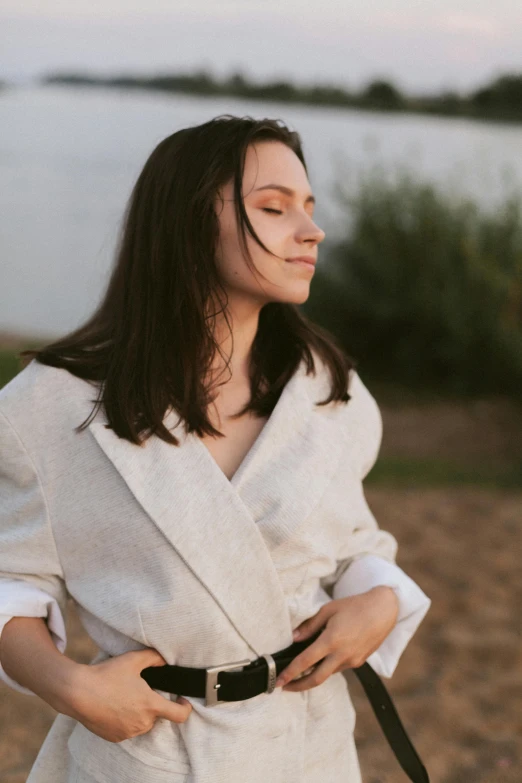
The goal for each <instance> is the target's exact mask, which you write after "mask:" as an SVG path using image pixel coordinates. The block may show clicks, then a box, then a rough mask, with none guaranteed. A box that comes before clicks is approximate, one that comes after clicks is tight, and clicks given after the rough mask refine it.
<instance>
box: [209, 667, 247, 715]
mask: <svg viewBox="0 0 522 783" xmlns="http://www.w3.org/2000/svg"><path fill="white" fill-rule="evenodd" d="M249 663H252V661H250V660H249V659H248V658H247V659H246V661H234V662H233V663H223V664H222V665H221V666H209V667H208V669H207V670H206V672H207V678H206V681H205V706H206V707H214V705H216V704H222V703H223V699H218V689H219V688H221V685H220V684H219V683H218V674H219V672H228V671H233V670H234V669H242V668H243V666H248V664H249Z"/></svg>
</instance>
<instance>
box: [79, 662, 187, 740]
mask: <svg viewBox="0 0 522 783" xmlns="http://www.w3.org/2000/svg"><path fill="white" fill-rule="evenodd" d="M165 663H166V661H165V660H164V659H163V658H162V656H161V655H160V654H159V652H157V651H156V650H153V649H151V648H147V649H144V650H133V651H132V652H127V653H124V654H123V655H118V656H115V657H114V658H108V659H107V660H106V661H102V662H101V663H96V664H94V665H83V666H79V668H78V673H77V674H76V675H75V680H74V683H73V687H72V689H71V696H70V705H71V712H70V713H69V714H71V716H72V717H74V718H75V719H76V720H78V721H79V722H80V723H83V725H84V726H85V727H86V728H87V729H89V731H91V732H92V733H93V734H97V735H98V736H99V737H102V738H103V739H105V740H108V741H109V742H121V741H122V740H125V739H129V738H130V737H136V736H137V735H138V734H146V733H147V732H148V731H150V729H152V727H153V725H154V723H155V721H156V719H157V718H167V719H168V720H171V721H173V722H174V723H184V722H185V721H186V720H187V718H188V716H189V714H190V712H191V711H192V705H191V703H190V702H189V701H187V700H186V699H184V698H183V697H182V696H178V699H177V700H176V701H175V702H172V701H170V700H169V699H166V698H165V697H164V696H161V695H160V694H159V693H156V691H155V690H153V689H152V688H151V687H150V686H149V685H148V684H147V683H146V682H145V680H144V679H143V677H140V672H141V671H142V670H143V669H145V668H146V667H147V666H163V665H164V664H165Z"/></svg>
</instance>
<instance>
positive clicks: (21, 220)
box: [0, 87, 522, 336]
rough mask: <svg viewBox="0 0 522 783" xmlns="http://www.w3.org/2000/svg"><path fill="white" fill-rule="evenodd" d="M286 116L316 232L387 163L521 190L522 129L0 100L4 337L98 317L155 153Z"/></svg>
mask: <svg viewBox="0 0 522 783" xmlns="http://www.w3.org/2000/svg"><path fill="white" fill-rule="evenodd" d="M222 113H231V114H238V115H246V114H250V115H252V116H254V117H263V116H269V117H279V118H281V119H283V120H285V121H286V122H287V123H288V124H289V125H290V126H291V127H293V128H295V129H296V130H298V131H299V132H300V134H301V136H302V138H303V142H304V149H305V154H306V157H307V162H308V167H309V173H310V181H311V184H312V187H313V190H314V191H315V193H316V196H317V197H318V205H317V211H316V216H317V222H318V223H319V225H320V226H321V227H322V228H323V229H324V230H325V231H326V234H327V239H334V238H335V237H336V236H338V235H339V234H340V233H342V232H343V227H345V226H346V216H343V213H342V212H341V211H340V210H339V208H338V206H337V205H336V202H335V200H334V197H333V193H332V186H333V182H334V180H335V179H336V178H339V176H341V178H342V181H343V182H345V183H346V184H347V186H348V187H350V186H355V185H356V182H357V174H358V172H361V171H364V170H366V169H367V168H368V167H370V166H372V165H373V164H374V163H375V162H381V163H383V164H384V165H385V167H386V169H387V170H389V171H391V172H393V171H394V170H396V169H397V167H398V166H404V165H407V166H408V167H409V168H410V169H412V170H413V171H415V172H417V173H418V175H419V176H422V177H425V178H428V179H430V180H433V181H435V182H437V183H439V184H441V185H442V186H443V187H444V188H445V189H447V190H453V191H457V192H458V193H462V194H463V195H465V194H470V195H472V196H473V197H474V198H475V199H476V200H477V201H478V202H479V203H481V204H483V205H484V206H490V205H494V204H495V203H498V200H499V199H500V198H501V197H502V194H503V193H505V192H506V189H508V190H512V189H514V188H517V189H518V188H520V189H522V128H521V127H520V126H508V125H496V124H486V123H473V122H468V121H463V120H446V119H441V118H428V117H416V116H401V115H396V116H393V115H392V116H388V115H379V114H375V113H369V112H368V113H367V112H360V111H344V110H338V109H323V108H321V109H315V108H310V107H295V106H294V107H286V106H283V105H281V104H272V103H259V102H249V101H239V100H231V99H228V98H226V99H225V98H219V99H214V98H212V99H205V100H202V99H196V98H189V97H185V96H181V95H174V96H166V95H158V94H154V93H148V92H145V91H143V92H128V93H126V92H117V91H114V90H103V89H96V90H90V89H73V88H68V87H47V88H37V87H31V88H20V89H19V90H15V91H12V92H5V93H2V94H0V126H1V127H2V128H3V131H2V136H1V138H0V183H1V185H0V248H1V267H0V330H13V331H16V332H23V333H28V334H37V335H43V336H55V335H59V334H61V333H63V332H64V331H65V330H69V329H71V328H73V327H75V326H77V325H78V324H79V323H80V322H81V321H82V320H83V319H84V318H85V317H86V316H87V315H88V314H89V313H90V312H91V311H92V309H93V307H94V306H95V304H96V303H97V301H98V299H99V297H100V294H101V292H102V291H103V289H104V286H105V283H106V280H107V275H108V270H109V268H110V265H111V263H112V257H113V251H114V246H115V242H116V236H117V231H118V228H119V223H120V219H121V216H122V213H123V209H124V207H125V203H126V201H127V198H128V196H129V194H130V190H131V188H132V185H133V184H134V182H135V180H136V177H137V176H138V174H139V172H140V170H141V168H142V166H143V164H144V162H145V160H146V158H147V157H148V155H149V153H150V152H151V151H152V149H153V148H154V146H155V145H156V144H157V143H158V142H159V141H160V140H161V139H162V138H164V137H165V136H167V135H168V134H170V133H173V132H174V131H175V130H177V129H179V128H181V127H184V126H187V125H192V124H197V123H200V122H205V121H206V120H208V119H210V118H211V117H213V116H216V115H217V114H222Z"/></svg>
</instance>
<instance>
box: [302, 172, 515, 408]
mask: <svg viewBox="0 0 522 783" xmlns="http://www.w3.org/2000/svg"><path fill="white" fill-rule="evenodd" d="M337 193H338V195H339V197H340V198H341V200H342V202H343V205H344V206H345V208H346V210H347V217H348V218H349V225H350V229H349V230H348V232H347V233H348V236H347V237H346V238H345V239H343V240H341V241H338V242H336V243H335V244H331V245H330V246H329V247H328V248H326V249H325V250H326V258H325V260H324V265H322V266H321V267H318V269H317V272H316V276H315V278H314V284H313V285H312V289H311V296H310V298H309V300H308V302H307V303H306V304H305V305H304V307H303V309H304V311H305V313H306V314H308V315H310V317H312V318H313V319H314V320H317V321H318V322H320V323H322V324H324V325H325V326H326V327H327V328H330V329H331V330H332V331H333V332H334V333H336V334H337V336H338V337H339V339H340V341H341V343H342V344H343V346H344V347H345V348H346V349H347V350H348V352H349V353H350V354H351V355H353V356H355V357H356V358H357V359H358V361H359V362H360V363H362V362H364V365H365V367H366V368H367V369H368V371H369V372H370V373H371V375H372V377H374V378H376V379H380V380H382V381H390V380H392V381H393V382H399V383H403V384H405V385H408V386H411V385H414V386H416V387H418V388H421V387H424V388H426V389H428V388H429V389H432V390H434V389H436V390H438V391H441V392H451V393H457V394H464V395H469V394H472V395H474V394H481V393H484V392H486V393H491V392H501V393H507V394H510V395H511V394H513V395H515V396H518V397H521V398H522V391H521V390H522V213H521V202H520V199H519V198H517V197H514V196H508V197H506V199H505V201H504V203H503V204H502V205H501V207H500V208H499V209H498V210H497V211H495V212H493V213H484V212H482V211H481V210H479V208H478V207H477V205H476V204H474V203H473V202H472V201H471V200H457V199H456V198H452V197H450V196H447V195H445V194H442V193H440V192H439V191H438V190H437V189H436V187H435V186H433V185H432V184H426V183H422V182H417V181H415V180H414V179H413V178H412V176H411V174H410V173H408V172H404V171H403V172H402V173H400V174H399V177H398V179H397V181H395V182H390V181H387V180H386V178H385V177H384V176H383V174H382V171H381V170H379V169H373V170H371V171H370V172H369V173H368V174H366V175H364V176H363V178H362V179H361V182H360V186H359V187H358V189H357V192H356V194H355V195H350V194H349V193H347V192H346V191H343V190H342V189H340V188H338V190H337ZM323 270H324V271H323Z"/></svg>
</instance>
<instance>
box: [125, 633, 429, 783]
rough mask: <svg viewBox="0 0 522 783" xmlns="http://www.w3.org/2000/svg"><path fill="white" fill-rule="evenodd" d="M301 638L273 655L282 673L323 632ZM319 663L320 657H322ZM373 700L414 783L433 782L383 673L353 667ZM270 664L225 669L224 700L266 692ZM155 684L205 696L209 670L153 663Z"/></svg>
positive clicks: (150, 675)
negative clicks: (391, 695)
mask: <svg viewBox="0 0 522 783" xmlns="http://www.w3.org/2000/svg"><path fill="white" fill-rule="evenodd" d="M322 630H323V629H321V630H320V631H317V632H316V633H315V634H314V635H313V636H311V637H309V638H308V639H305V640H304V641H301V642H294V643H293V644H291V645H289V647H285V649H284V650H280V651H279V652H277V653H274V655H273V656H272V657H273V659H274V662H275V664H276V671H277V674H278V675H279V674H280V672H282V671H283V669H286V667H287V666H288V665H289V664H290V662H291V661H292V660H293V659H294V658H295V657H296V655H299V653H301V652H302V651H303V650H305V649H306V648H307V647H308V646H309V645H310V644H312V642H314V641H315V640H316V639H317V637H318V636H319V635H320V634H321V633H322ZM318 663H319V661H318ZM353 671H354V672H355V674H356V675H357V677H358V679H359V681H360V682H361V685H362V686H363V688H364V691H365V693H366V695H367V697H368V699H369V700H370V704H371V705H372V709H373V711H374V713H375V715H376V716H377V720H378V721H379V724H380V726H381V728H382V730H383V732H384V736H385V737H386V739H387V741H388V743H389V745H390V747H391V749H392V750H393V752H394V754H395V756H396V758H397V761H398V762H399V764H400V765H401V767H402V769H403V770H404V772H405V773H406V774H407V775H408V777H409V778H410V780H411V781H413V783H429V777H428V773H427V771H426V768H425V767H424V765H423V763H422V761H421V760H420V758H419V756H418V754H417V752H416V750H415V748H414V747H413V744H412V742H411V740H410V738H409V737H408V735H407V733H406V729H405V728H404V726H403V725H402V723H401V720H400V718H399V715H398V713H397V710H396V709H395V706H394V704H393V702H392V700H391V697H390V695H389V693H388V691H387V690H386V688H385V687H384V684H383V682H382V680H381V679H380V677H379V675H378V674H377V673H376V672H375V671H374V670H373V669H372V667H371V666H370V664H369V663H363V665H362V666H359V667H358V668H356V669H353ZM267 672H268V666H267V663H266V660H265V659H264V658H258V659H257V660H255V661H252V663H250V664H249V665H248V666H245V667H244V668H243V670H242V671H224V672H220V673H219V676H218V682H219V685H220V688H219V699H220V701H244V700H245V699H250V698H251V697H252V696H257V695H258V694H260V693H264V692H265V691H266V688H267ZM141 676H142V677H143V679H144V680H145V681H146V682H147V683H148V684H149V685H150V687H151V688H156V689H157V690H160V691H166V692H167V693H175V694H177V695H183V696H199V697H204V696H205V686H206V670H205V669H195V668H192V667H190V666H175V665H174V666H169V665H165V666H149V667H147V668H146V669H143V671H142V672H141Z"/></svg>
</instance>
